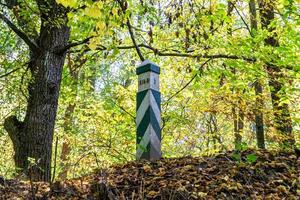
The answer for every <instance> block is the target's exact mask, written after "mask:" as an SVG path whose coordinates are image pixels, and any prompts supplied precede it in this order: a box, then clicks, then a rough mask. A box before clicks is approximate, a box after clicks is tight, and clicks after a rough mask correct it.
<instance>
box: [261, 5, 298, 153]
mask: <svg viewBox="0 0 300 200" xmlns="http://www.w3.org/2000/svg"><path fill="white" fill-rule="evenodd" d="M259 8H260V9H259V10H260V18H261V26H262V28H263V29H265V30H268V32H269V33H270V36H268V37H267V38H266V39H265V44H266V45H269V46H272V47H278V46H279V42H278V39H277V38H276V36H275V35H274V34H275V33H274V32H273V31H274V28H272V27H270V24H271V22H272V20H274V19H275V15H274V2H273V1H270V0H259ZM266 70H267V73H268V76H269V87H270V91H271V99H272V105H273V112H274V118H275V128H276V129H277V131H278V132H279V134H281V135H282V136H283V137H284V139H283V147H284V148H292V147H293V146H294V144H295V138H294V136H293V135H292V130H293V127H292V119H291V116H290V111H289V106H288V104H287V103H282V104H280V100H281V98H282V97H283V96H284V95H285V94H286V93H285V90H284V84H283V83H282V82H281V81H280V80H281V79H283V78H284V75H283V73H282V71H281V69H280V68H278V67H277V66H274V65H271V64H267V65H266Z"/></svg>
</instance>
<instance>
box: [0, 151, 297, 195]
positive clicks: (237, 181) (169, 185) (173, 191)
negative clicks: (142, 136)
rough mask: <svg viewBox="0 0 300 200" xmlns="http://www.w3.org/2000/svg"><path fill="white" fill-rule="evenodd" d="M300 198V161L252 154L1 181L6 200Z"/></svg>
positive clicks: (0, 191) (0, 189)
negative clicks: (49, 178) (63, 176)
mask: <svg viewBox="0 0 300 200" xmlns="http://www.w3.org/2000/svg"><path fill="white" fill-rule="evenodd" d="M33 196H34V197H35V199H109V200H110V199H130V200H131V199H270V200H271V199H272V200H276V199H299V198H300V159H299V158H298V159H297V157H296V155H295V154H293V153H286V152H277V153H274V152H273V153H272V152H267V151H253V150H247V151H243V152H242V153H234V152H228V153H224V154H219V155H217V156H215V157H204V158H201V157H197V158H195V157H184V158H173V159H162V160H159V161H157V162H146V161H142V162H129V163H127V164H125V165H118V166H113V167H112V168H110V169H107V170H99V172H97V173H95V174H93V175H91V176H86V177H82V178H80V179H74V180H68V181H64V182H55V183H54V184H52V185H51V187H50V185H49V184H48V183H34V184H33V186H31V184H30V182H24V181H18V180H9V181H5V180H2V181H1V180H0V198H1V199H18V198H19V199H32V197H33Z"/></svg>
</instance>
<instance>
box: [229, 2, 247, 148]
mask: <svg viewBox="0 0 300 200" xmlns="http://www.w3.org/2000/svg"><path fill="white" fill-rule="evenodd" d="M233 9H234V2H232V1H228V3H227V16H229V17H231V15H232V11H233ZM227 33H228V35H230V36H231V35H232V28H231V27H229V28H228V30H227ZM231 72H232V73H233V74H236V70H235V69H234V68H232V69H231ZM231 90H232V92H233V93H234V88H232V89H231ZM238 104H240V101H239V102H238ZM231 111H232V118H233V132H234V145H235V149H238V148H240V145H241V143H242V135H241V133H242V132H243V128H244V114H243V111H242V110H241V109H240V108H238V106H237V105H233V106H232V108H231Z"/></svg>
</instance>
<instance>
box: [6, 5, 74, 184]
mask: <svg viewBox="0 0 300 200" xmlns="http://www.w3.org/2000/svg"><path fill="white" fill-rule="evenodd" d="M37 4H38V7H39V10H40V12H41V13H40V15H41V29H40V34H39V36H38V37H37V38H36V40H35V41H36V44H37V46H38V47H39V50H37V51H34V50H32V49H31V51H30V62H29V66H28V68H29V69H30V72H31V77H32V78H31V81H30V83H29V84H28V93H29V97H28V102H27V103H28V104H27V111H26V115H25V119H24V121H23V122H20V121H19V120H17V118H16V117H15V116H11V117H9V118H7V119H6V120H5V124H4V125H5V129H6V130H7V131H8V133H9V136H10V137H11V139H12V141H13V146H14V150H15V156H14V160H15V165H16V167H17V168H19V169H21V170H22V171H23V172H25V173H26V174H27V175H28V176H30V178H31V179H32V180H33V181H50V180H51V157H52V141H53V132H54V125H55V119H56V111H57V105H58V97H59V90H60V83H61V74H62V69H63V65H64V60H65V53H57V52H58V51H57V50H58V49H60V48H62V47H64V46H66V45H67V42H68V40H69V28H68V27H67V18H66V15H65V14H66V10H65V8H63V7H62V6H59V5H57V4H56V2H55V1H54V0H50V1H42V0H37ZM58 21H59V22H60V24H59V25H58V24H57V23H58ZM30 158H32V159H30ZM29 160H32V161H34V163H31V162H29ZM29 168H30V169H29ZM29 172H30V173H29Z"/></svg>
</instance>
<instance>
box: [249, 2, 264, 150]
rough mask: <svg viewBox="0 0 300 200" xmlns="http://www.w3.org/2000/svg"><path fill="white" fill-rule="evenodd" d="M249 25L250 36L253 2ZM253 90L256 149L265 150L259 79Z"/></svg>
mask: <svg viewBox="0 0 300 200" xmlns="http://www.w3.org/2000/svg"><path fill="white" fill-rule="evenodd" d="M249 11H250V23H251V32H252V35H254V34H255V32H256V31H257V16H256V5H255V0H250V2H249ZM254 89H255V104H256V105H255V124H256V141H257V146H258V148H261V149H265V135H264V121H263V105H264V102H263V99H262V92H263V87H262V85H261V83H260V80H259V79H256V81H255V84H254Z"/></svg>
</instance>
